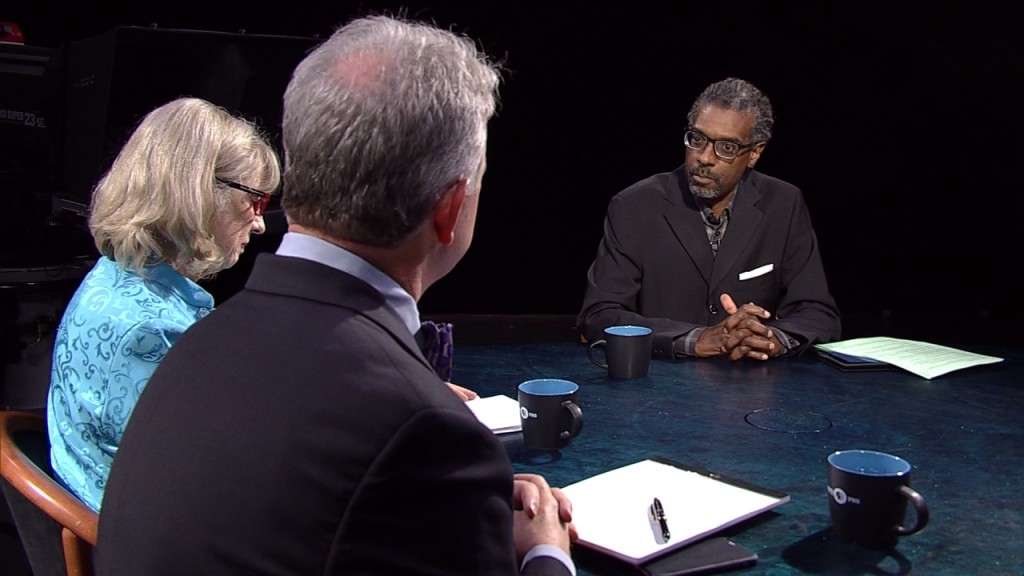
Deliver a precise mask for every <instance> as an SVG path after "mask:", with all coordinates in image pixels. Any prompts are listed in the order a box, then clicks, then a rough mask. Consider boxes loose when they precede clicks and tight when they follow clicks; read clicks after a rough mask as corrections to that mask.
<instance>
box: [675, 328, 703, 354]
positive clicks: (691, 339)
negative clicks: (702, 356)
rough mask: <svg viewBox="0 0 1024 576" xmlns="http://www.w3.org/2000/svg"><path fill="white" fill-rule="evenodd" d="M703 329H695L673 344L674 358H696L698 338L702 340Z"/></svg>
mask: <svg viewBox="0 0 1024 576" xmlns="http://www.w3.org/2000/svg"><path fill="white" fill-rule="evenodd" d="M702 332H704V329H703V328H694V329H693V330H690V331H689V332H687V333H686V334H683V335H682V336H680V337H679V338H676V339H675V341H674V342H672V353H673V355H674V356H676V357H679V356H696V355H697V338H700V335H701V333H702Z"/></svg>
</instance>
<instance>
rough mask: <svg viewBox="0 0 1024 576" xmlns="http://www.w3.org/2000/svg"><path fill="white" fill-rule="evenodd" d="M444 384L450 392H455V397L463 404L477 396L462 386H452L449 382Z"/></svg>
mask: <svg viewBox="0 0 1024 576" xmlns="http://www.w3.org/2000/svg"><path fill="white" fill-rule="evenodd" d="M445 384H447V385H448V387H449V388H451V389H452V392H455V395H456V396H458V397H459V399H460V400H462V401H463V402H467V401H469V400H473V399H475V398H476V397H477V396H478V394H477V393H476V392H473V391H472V390H470V389H469V388H463V387H462V386H459V385H458V384H452V383H451V382H445Z"/></svg>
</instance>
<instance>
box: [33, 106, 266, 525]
mask: <svg viewBox="0 0 1024 576" xmlns="http://www.w3.org/2000/svg"><path fill="white" fill-rule="evenodd" d="M280 178H281V171H280V165H279V160H278V157H277V154H276V153H275V152H274V150H273V148H272V147H271V146H270V145H269V143H268V142H267V141H266V139H265V138H264V137H263V135H262V134H261V133H260V131H259V130H258V129H257V128H256V126H254V125H252V124H251V123H249V122H247V121H245V120H243V119H240V118H237V117H234V116H232V115H231V114H230V113H228V112H227V111H226V110H224V109H222V108H220V107H217V106H215V105H213V104H211V103H209V102H206V101H204V100H200V99H196V98H181V99H178V100H174V101H172V102H169V103H167V104H165V105H163V106H161V107H159V108H157V109H155V110H153V111H152V112H150V113H149V114H148V115H146V117H145V118H144V119H143V120H142V121H141V123H140V124H139V125H138V127H137V128H136V129H135V131H134V132H133V133H132V135H131V137H130V138H129V140H128V142H127V143H126V144H125V146H124V148H123V149H122V150H121V152H120V154H119V155H118V156H117V159H116V160H115V161H114V163H113V165H112V167H111V168H110V170H109V172H107V174H106V175H105V176H104V177H103V178H102V179H101V180H100V182H99V184H98V185H97V186H96V188H95V190H94V191H93V196H92V205H91V206H90V217H89V228H90V231H91V232H92V236H93V239H94V241H95V243H96V248H97V249H98V250H99V252H100V258H99V260H98V261H97V262H96V265H95V266H94V267H93V269H92V270H91V271H90V272H89V273H88V274H87V275H86V276H85V278H84V279H83V281H82V284H81V285H80V286H79V288H78V290H77V291H76V292H75V294H74V296H73V297H72V298H71V301H70V303H69V304H68V307H67V309H66V310H65V312H64V316H63V318H62V320H61V323H60V327H59V328H58V331H57V338H56V342H55V344H54V354H53V367H52V374H51V382H50V391H49V402H48V406H47V411H48V414H47V416H48V418H47V420H48V426H49V434H50V443H51V462H52V464H53V469H54V471H55V472H56V474H57V476H58V477H59V478H60V480H62V481H63V482H64V484H66V485H67V487H68V488H70V489H71V490H72V491H73V492H75V493H76V494H77V495H78V496H79V497H80V498H81V499H82V500H83V501H84V502H85V503H86V504H87V505H89V506H90V507H91V508H93V509H94V510H97V511H99V509H100V504H101V501H102V497H103V489H104V486H105V485H106V481H107V474H108V473H109V471H110V465H111V462H112V461H113V459H114V457H115V455H116V454H117V448H118V445H119V444H120V441H121V435H122V433H123V432H124V429H125V426H126V425H127V422H128V418H129V416H130V415H131V412H132V408H133V407H134V406H135V403H136V401H137V400H138V398H139V395H140V394H141V393H142V391H143V389H144V388H145V386H146V384H147V382H148V381H149V378H150V376H151V375H152V374H153V371H154V370H155V369H156V367H157V365H158V364H159V363H160V361H161V360H162V359H163V357H164V355H165V354H166V353H167V351H168V350H169V349H170V347H171V345H173V344H174V342H175V340H176V339H177V338H178V336H180V335H181V334H182V332H184V331H185V330H186V329H187V328H188V327H189V326H191V325H192V324H193V323H194V322H196V321H197V320H199V319H200V318H202V317H203V316H205V315H207V314H208V313H209V312H210V311H211V310H212V309H213V306H214V302H213V297H212V296H211V295H210V294H209V293H208V292H207V291H206V290H204V289H203V288H202V287H201V286H200V285H199V284H197V281H199V280H201V279H203V278H209V277H211V276H213V275H215V274H216V273H217V272H219V271H221V270H224V269H226V268H229V267H231V266H232V265H234V264H235V263H236V262H237V261H238V258H239V256H240V255H241V254H242V252H243V251H244V250H245V247H246V244H248V242H249V237H250V235H251V234H261V233H263V232H264V230H265V229H266V226H265V224H264V221H263V213H264V211H265V210H266V208H267V204H268V203H269V201H270V194H271V192H273V191H274V190H276V189H277V187H278V184H279V182H280Z"/></svg>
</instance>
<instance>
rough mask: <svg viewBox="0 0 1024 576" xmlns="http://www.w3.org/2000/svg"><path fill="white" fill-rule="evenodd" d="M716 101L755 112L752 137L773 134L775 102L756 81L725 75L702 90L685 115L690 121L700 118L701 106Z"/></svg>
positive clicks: (765, 137)
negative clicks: (758, 86)
mask: <svg viewBox="0 0 1024 576" xmlns="http://www.w3.org/2000/svg"><path fill="white" fill-rule="evenodd" d="M708 105H715V106H719V107H721V108H725V109H727V110H736V111H737V112H745V113H750V114H753V115H754V128H753V141H754V142H767V141H769V140H771V138H772V125H773V124H775V118H774V117H773V116H772V104H771V102H769V101H768V97H767V96H765V95H764V94H762V93H761V91H760V90H758V89H757V88H756V87H755V86H754V85H753V84H751V83H750V82H747V81H746V80H740V79H739V78H726V79H725V80H722V81H720V82H715V83H714V84H712V85H710V86H708V87H707V88H705V89H704V91H703V92H701V94H700V96H698V97H697V100H696V101H694V103H693V106H692V107H691V108H690V113H689V114H687V116H686V118H687V120H688V121H689V123H690V125H691V126H692V125H693V122H694V120H696V119H697V113H698V112H699V111H700V109H701V108H704V107H705V106H708Z"/></svg>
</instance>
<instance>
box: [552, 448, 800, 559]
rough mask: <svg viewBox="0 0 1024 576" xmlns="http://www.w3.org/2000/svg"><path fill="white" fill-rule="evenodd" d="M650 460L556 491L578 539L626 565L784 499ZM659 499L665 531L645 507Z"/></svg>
mask: <svg viewBox="0 0 1024 576" xmlns="http://www.w3.org/2000/svg"><path fill="white" fill-rule="evenodd" d="M719 478H721V477H716V476H714V475H707V474H701V473H699V472H695V471H692V470H686V469H684V468H679V467H676V466H673V465H670V464H666V463H663V462H658V461H656V460H643V461H640V462H636V463H634V464H630V465H627V466H623V467H622V468H617V469H615V470H610V471H608V472H605V473H603V474H598V475H596V476H592V477H590V478H587V479H585V480H581V481H580V482H577V483H575V484H571V485H569V486H566V487H564V488H563V489H562V490H563V492H565V494H566V495H567V496H568V497H569V499H570V500H572V510H573V523H574V524H576V528H577V530H578V531H579V535H580V541H581V542H582V543H584V544H588V545H592V546H594V547H597V548H599V549H602V550H604V551H605V552H607V553H609V554H612V555H614V556H618V557H620V558H622V559H624V560H627V561H629V562H632V563H636V564H639V563H642V562H644V561H646V560H648V559H650V558H653V557H655V556H657V555H659V554H662V553H664V552H668V551H670V550H672V549H675V548H679V547H681V546H683V545H685V544H688V543H690V542H695V541H697V540H699V539H701V538H703V537H704V536H707V535H709V534H712V533H714V532H717V531H718V530H721V529H723V528H725V527H728V526H732V525H733V524H736V523H738V522H740V521H742V520H745V519H747V518H751V517H753V516H756V515H757V514H760V513H762V512H765V511H767V510H769V509H771V508H774V507H776V506H779V505H780V504H783V503H785V502H788V501H789V496H787V495H784V494H768V493H762V492H758V491H757V490H756V489H754V488H744V487H741V486H736V485H734V484H730V483H728V482H723V481H722V480H720V479H719ZM654 498H658V499H659V500H661V503H662V505H663V507H664V510H665V516H666V521H667V523H668V526H669V531H670V532H671V537H670V539H669V541H668V542H662V541H660V538H659V532H660V527H659V526H658V525H657V524H656V523H654V522H652V521H651V519H650V516H649V513H648V508H649V507H650V505H651V502H652V501H653V500H654Z"/></svg>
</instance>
